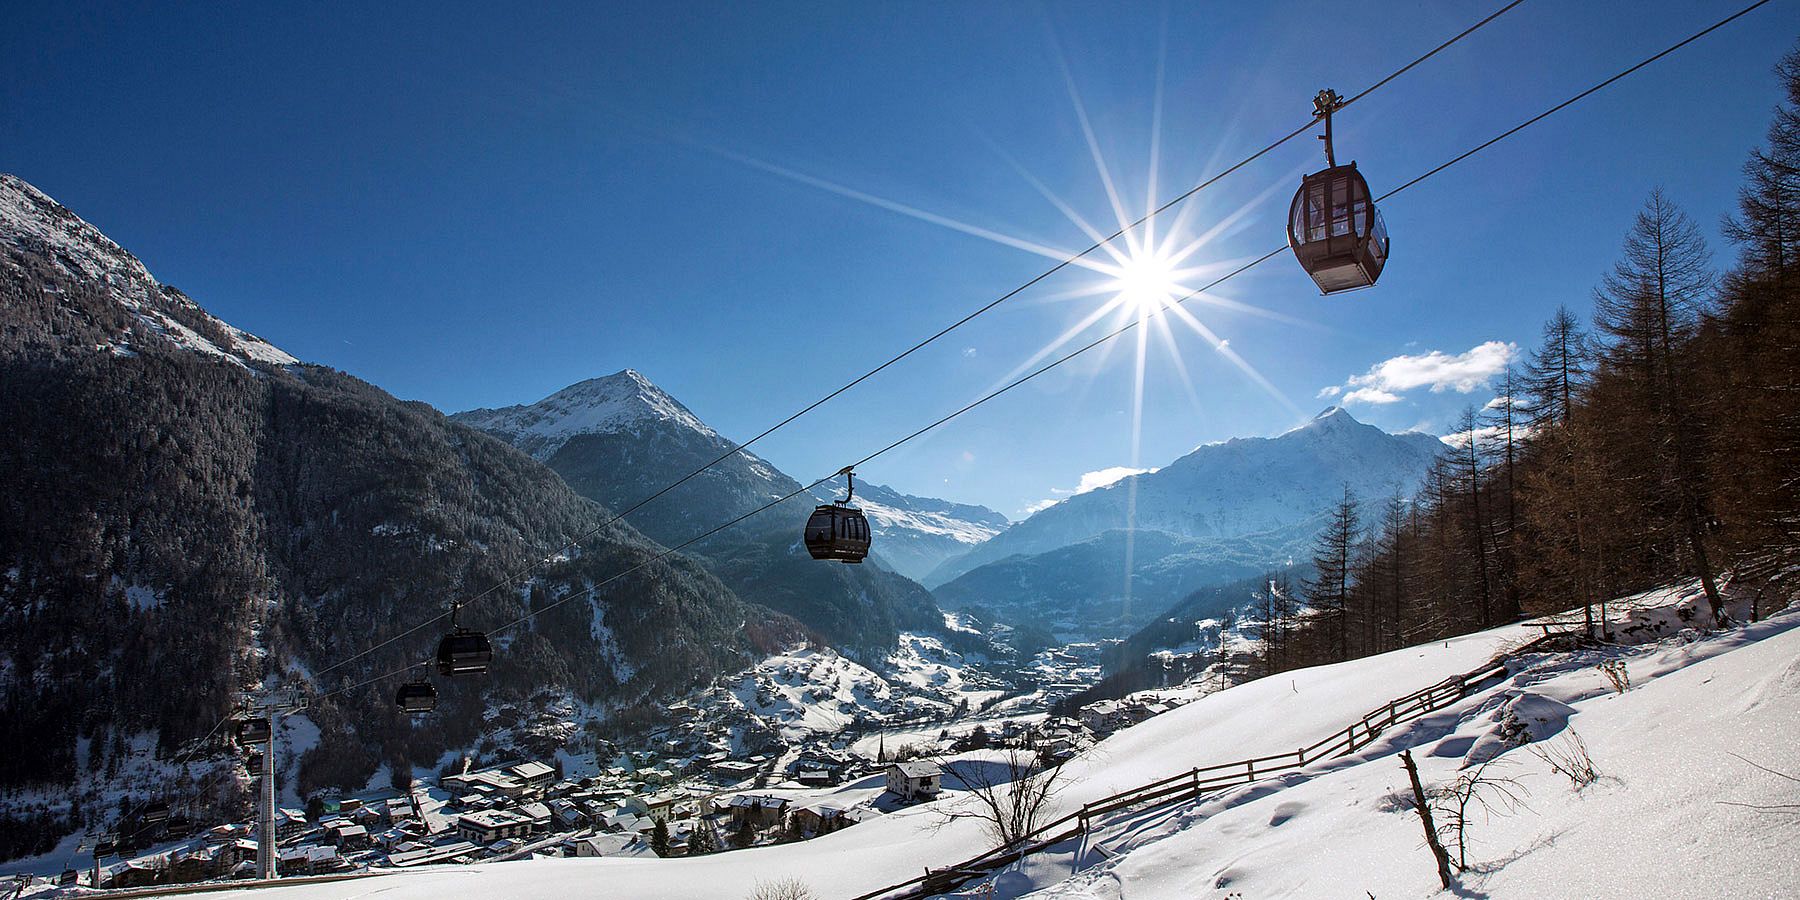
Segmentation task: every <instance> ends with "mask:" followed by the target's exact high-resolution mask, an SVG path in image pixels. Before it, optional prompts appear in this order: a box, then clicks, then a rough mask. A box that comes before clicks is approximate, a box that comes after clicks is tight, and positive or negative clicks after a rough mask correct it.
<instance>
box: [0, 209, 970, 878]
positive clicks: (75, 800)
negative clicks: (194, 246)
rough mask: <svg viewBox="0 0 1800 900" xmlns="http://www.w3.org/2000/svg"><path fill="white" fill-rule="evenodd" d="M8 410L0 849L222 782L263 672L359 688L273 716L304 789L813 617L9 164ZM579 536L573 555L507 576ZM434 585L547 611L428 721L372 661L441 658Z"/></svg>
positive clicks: (643, 691)
mask: <svg viewBox="0 0 1800 900" xmlns="http://www.w3.org/2000/svg"><path fill="white" fill-rule="evenodd" d="M0 423H4V427H0V498H4V499H3V500H0V746H4V747H5V748H7V749H6V753H5V755H4V760H3V761H0V857H5V856H10V855H13V854H16V853H18V852H20V851H21V850H25V849H29V847H30V844H29V843H22V842H21V837H23V838H25V839H26V840H28V841H38V840H41V839H50V840H54V839H55V838H56V837H57V836H58V835H60V834H63V833H67V832H69V831H71V830H74V829H76V828H79V827H83V826H93V827H95V828H102V827H105V828H111V827H116V825H117V819H116V818H114V816H115V813H116V811H117V810H118V809H119V805H118V801H119V800H120V799H121V798H124V797H127V796H129V797H132V798H134V799H136V800H139V801H141V800H143V799H145V798H146V797H148V796H169V797H170V798H171V800H172V801H173V800H175V799H176V797H175V794H176V793H179V795H180V796H179V801H178V802H180V803H181V804H182V805H183V806H186V807H187V808H188V809H191V810H192V811H193V812H194V814H196V815H199V814H202V813H205V814H210V813H211V812H213V811H216V810H218V809H222V808H226V807H229V806H231V805H232V804H235V803H236V802H237V798H238V797H239V796H240V795H241V790H242V782H241V781H240V780H239V779H240V774H241V772H242V768H241V762H242V761H241V759H240V758H239V757H237V756H236V755H235V754H232V753H230V752H228V751H227V750H226V748H224V747H223V746H220V745H218V744H214V743H211V742H210V741H209V739H208V738H209V736H212V735H217V734H220V733H222V729H223V721H222V720H223V718H224V717H225V716H226V715H228V714H229V713H230V712H231V711H232V709H233V707H234V705H235V703H236V699H237V697H238V696H239V693H240V692H241V691H243V690H246V689H249V688H252V687H255V686H257V685H259V684H266V683H274V682H277V681H289V682H291V683H294V684H295V685H296V686H299V687H302V688H305V687H308V686H318V683H315V682H313V681H312V676H311V675H309V674H308V673H309V672H317V671H319V670H321V669H322V668H326V667H330V668H332V669H334V670H335V673H336V674H334V675H333V677H332V678H331V679H330V683H331V684H333V685H338V684H346V683H350V681H351V680H353V681H356V682H366V683H367V685H368V689H369V692H368V693H361V692H359V693H357V694H354V695H351V694H336V695H328V696H325V697H319V696H317V695H315V696H313V697H312V699H311V702H310V703H309V705H308V709H307V711H306V712H305V713H304V714H303V715H301V716H294V717H290V718H289V719H288V720H287V721H288V728H287V729H286V730H285V731H284V733H283V738H282V741H281V743H282V748H281V751H280V753H278V754H277V756H276V762H277V764H278V765H279V766H280V771H281V776H280V778H281V781H282V782H283V789H284V790H296V789H297V790H298V791H299V792H301V793H304V794H312V793H315V792H318V791H321V790H326V789H335V788H345V787H351V788H353V787H357V786H361V785H365V784H367V783H368V782H369V780H370V779H371V777H372V776H374V775H375V774H376V772H377V771H378V770H380V769H381V767H383V766H386V765H389V764H390V763H391V762H392V761H394V760H401V759H405V758H407V757H408V754H413V755H415V756H416V758H417V759H421V760H427V759H433V758H436V757H438V756H439V755H441V754H443V753H445V752H449V751H452V750H462V749H466V748H467V747H468V745H469V742H471V741H473V740H474V738H475V736H476V735H477V734H480V733H482V731H483V721H484V720H483V714H484V711H485V710H486V708H487V702H486V701H487V700H488V699H489V698H490V697H495V696H498V697H500V698H503V699H504V698H514V699H517V700H518V701H519V705H520V706H521V707H529V708H528V709H526V710H525V712H526V714H527V715H530V716H535V715H536V714H537V712H539V711H541V709H542V707H541V705H540V704H539V703H538V701H537V700H536V699H531V700H525V699H523V698H526V697H528V696H529V697H531V698H536V697H539V696H543V695H549V694H555V695H557V696H559V697H571V696H576V695H578V696H579V699H580V700H581V701H582V703H583V704H584V705H587V706H588V708H594V707H600V708H604V709H606V710H608V712H609V713H615V712H617V711H618V710H621V709H624V708H626V707H628V706H646V705H656V704H661V703H663V702H666V700H667V699H668V698H669V697H671V696H675V695H678V694H680V693H685V692H687V691H688V690H689V689H690V688H691V687H692V685H694V684H695V683H697V682H702V681H705V680H707V679H710V678H712V677H715V676H717V675H719V674H721V673H723V672H727V671H733V670H736V669H739V668H741V667H742V666H743V665H744V664H746V663H747V662H749V661H752V660H753V659H755V658H756V656H757V654H759V653H765V652H767V650H768V648H769V647H770V646H787V645H791V644H794V643H797V642H799V641H802V640H804V639H806V638H807V637H809V636H810V634H809V632H808V631H807V629H806V628H804V627H803V626H802V625H801V624H800V623H799V622H797V621H795V620H793V619H790V618H788V617H785V616H779V615H775V614H773V613H771V612H770V611H768V610H767V609H764V608H762V607H759V606H757V605H755V604H750V603H745V602H742V601H741V600H740V599H739V598H738V597H737V596H736V595H734V594H733V593H732V592H731V591H730V590H729V589H727V588H726V587H725V586H724V585H723V584H721V583H720V581H719V580H718V579H716V578H714V577H712V576H711V575H708V574H707V573H706V572H704V571H702V570H701V568H700V566H698V565H696V564H695V563H694V562H693V561H692V560H689V559H685V558H681V557H675V558H661V548H660V547H658V546H656V545H655V544H653V543H652V542H651V541H649V540H647V539H645V538H644V537H643V536H642V535H640V534H638V533H637V532H635V531H634V530H632V529H631V527H630V526H629V525H625V524H615V525H613V526H611V527H605V519H606V516H605V511H604V510H602V509H600V508H599V507H598V506H596V505H595V504H594V503H592V502H591V501H589V500H587V499H584V498H582V497H580V496H578V495H577V494H576V493H575V492H574V491H572V490H571V489H570V488H569V486H568V484H567V483H565V482H564V481H563V479H561V478H560V477H558V476H557V474H556V473H554V472H552V471H550V470H549V469H548V468H546V467H545V466H544V465H542V464H541V463H539V462H537V461H534V460H532V459H531V458H530V457H528V456H526V455H525V454H524V453H521V452H519V451H518V450H515V449H514V448H512V447H510V446H507V445H505V444H503V443H502V442H500V441H497V440H495V439H493V438H491V437H490V436H488V435H486V434H483V433H480V432H478V431H477V430H475V429H473V428H469V427H467V426H463V425H458V424H456V423H453V422H449V421H447V420H445V418H444V417H443V416H442V415H440V414H439V413H438V412H437V411H436V410H433V409H431V408H429V407H427V406H425V405H424V404H420V403H408V402H404V401H401V400H398V399H395V398H394V397H392V396H390V395H389V394H387V393H386V392H384V391H382V390H380V389H379V388H377V387H375V386H373V385H370V384H368V383H366V382H363V381H359V380H357V379H356V378H354V377H352V376H350V375H347V374H345V373H343V372H338V371H335V370H332V369H328V368H325V367H321V366H312V365H306V364H303V363H298V362H296V361H295V359H294V357H292V356H291V355H289V354H287V353H284V352H282V351H281V350H279V349H277V348H275V347H273V346H271V345H270V344H268V343H267V342H265V341H262V340H260V339H258V338H255V337H253V336H251V335H249V334H247V333H246V332H244V331H242V330H241V329H237V328H234V327H232V326H231V325H229V324H227V323H225V322H223V321H220V320H219V319H218V318H216V317H214V316H212V315H211V314H209V313H208V312H207V311H206V310H204V309H202V308H201V307H200V306H199V305H197V304H196V303H194V302H193V301H192V300H190V299H188V298H187V297H186V296H185V295H183V294H182V293H181V292H179V291H177V290H175V289H174V288H171V287H168V286H167V285H163V284H161V283H159V282H158V281H157V280H156V279H155V278H153V277H151V275H150V273H149V271H148V270H147V269H146V268H145V266H144V265H143V264H142V263H141V262H139V261H138V260H137V259H136V258H135V257H133V256H132V255H131V254H130V253H128V252H126V251H125V250H124V249H123V248H121V247H120V246H119V245H118V244H116V243H114V242H113V241H111V240H109V239H108V238H107V237H106V236H105V235H103V234H101V233H100V232H99V231H98V230H96V229H95V228H94V227H93V226H91V225H89V224H88V223H86V222H84V221H82V220H81V219H80V218H79V217H77V216H76V215H75V214H74V213H72V212H70V211H69V210H67V209H65V208H63V207H62V206H60V205H58V204H56V202H55V201H53V200H51V199H50V198H49V197H46V196H45V195H44V194H43V193H41V192H40V191H38V190H37V189H35V188H33V187H31V186H30V185H28V184H26V183H25V182H23V181H21V180H19V179H17V178H14V177H11V176H3V175H0ZM572 534H587V535H589V539H588V540H587V541H586V542H585V543H584V545H583V547H582V551H583V552H581V553H580V554H572V555H568V556H564V557H561V558H558V559H556V560H554V561H551V562H550V563H548V564H545V565H540V566H537V567H536V568H535V569H534V571H533V575H532V577H531V579H530V580H529V581H528V582H526V583H524V584H519V583H518V581H517V573H519V572H520V571H522V570H524V569H526V568H527V567H528V565H529V564H532V563H536V562H537V561H541V560H543V558H544V554H545V553H546V552H547V551H548V550H550V549H553V548H555V547H558V546H561V545H562V544H563V542H565V541H566V540H567V539H568V536H569V535H572ZM639 564H642V568H641V569H639V572H640V573H641V574H640V577H641V578H642V582H638V583H627V582H625V581H624V580H622V579H620V580H617V581H614V578H615V576H617V575H618V573H619V572H620V571H621V570H625V569H630V568H634V567H637V566H638V565H639ZM890 577H895V578H897V576H891V575H890ZM609 581H612V583H611V584H609V583H608V582H609ZM508 584H510V585H513V586H515V587H518V588H519V589H518V590H488V589H489V588H491V587H493V586H496V585H508ZM914 587H915V588H916V586H914ZM917 589H918V590H919V591H921V592H922V591H923V589H922V588H917ZM450 598H462V599H468V598H474V599H473V602H470V603H468V604H466V605H465V607H464V608H463V610H462V618H461V622H462V623H463V624H467V625H469V626H472V627H476V628H490V629H491V628H498V627H500V626H502V625H503V624H504V623H507V622H509V621H520V620H521V619H520V617H521V616H522V615H523V614H525V613H527V612H532V611H536V612H537V613H538V614H539V616H540V617H539V618H537V619H535V620H534V621H533V623H532V624H533V627H532V628H530V629H517V630H514V631H513V632H511V633H510V634H507V635H504V636H501V637H499V638H498V639H497V640H496V644H497V645H498V646H499V648H500V651H501V652H500V654H499V656H500V658H499V659H498V660H496V664H495V666H494V670H493V672H492V673H491V677H490V678H487V679H475V680H472V681H468V682H463V683H458V684H455V685H449V684H444V685H442V687H441V689H442V700H441V702H440V705H439V706H438V709H437V711H436V713H435V714H434V715H433V717H432V723H431V725H430V726H429V727H415V726H414V725H413V724H412V723H410V722H407V721H405V720H402V719H397V718H396V717H395V715H394V713H393V710H392V708H391V706H390V705H389V704H388V703H387V702H386V701H385V699H378V698H380V697H381V695H382V694H384V693H386V692H387V691H390V690H391V689H392V684H391V681H384V676H382V673H384V672H403V671H407V666H408V664H415V665H416V664H417V662H418V661H419V660H420V659H421V658H424V657H425V656H426V655H427V654H429V652H430V648H431V646H432V644H433V643H434V641H435V637H436V635H435V632H436V629H434V628H413V627H412V626H415V625H418V624H419V623H427V622H428V620H430V619H432V618H433V617H434V616H437V615H438V614H439V613H440V612H441V611H442V610H443V608H444V603H445V601H446V600H447V599H450ZM562 599H567V600H569V601H570V602H568V603H566V604H561V603H559V604H556V605H549V604H550V603H551V601H552V600H562ZM925 605H926V606H927V608H928V609H929V610H930V612H931V614H932V615H933V616H937V618H936V619H935V621H938V622H940V623H941V621H942V619H941V616H939V615H938V614H937V611H936V609H935V607H932V606H930V603H929V597H927V598H926V601H925ZM358 650H366V651H367V652H366V653H363V654H359V655H355V656H352V655H351V654H353V653H355V652H356V651H358ZM333 664H339V665H333ZM389 696H391V695H389ZM190 742H198V743H190ZM184 747H186V748H188V749H189V750H190V751H191V752H190V753H189V754H184V756H183V758H184V759H185V762H183V763H180V764H175V763H172V762H171V761H172V760H173V759H175V758H176V754H177V753H178V752H180V751H181V750H182V748H184ZM190 763H191V765H192V768H188V766H189V764H190ZM184 769H186V771H183V770H184ZM391 770H392V769H391V768H390V771H391ZM188 779H197V780H188ZM177 783H179V784H181V785H182V787H179V788H177V787H175V784H177ZM202 784H204V785H206V786H205V787H202V786H199V785H202ZM78 813H79V814H78Z"/></svg>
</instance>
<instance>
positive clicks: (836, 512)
mask: <svg viewBox="0 0 1800 900" xmlns="http://www.w3.org/2000/svg"><path fill="white" fill-rule="evenodd" d="M805 538H806V552H808V553H810V554H812V558H813V559H834V560H837V561H839V562H846V563H860V562H862V561H863V559H864V557H867V556H868V555H869V520H868V519H867V518H864V517H863V514H862V510H860V509H857V508H856V507H854V506H849V505H846V504H843V503H823V504H820V505H819V506H818V507H817V508H816V509H814V510H813V514H812V517H811V518H809V519H807V520H806V533H805Z"/></svg>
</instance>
